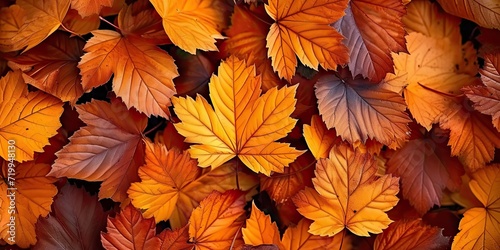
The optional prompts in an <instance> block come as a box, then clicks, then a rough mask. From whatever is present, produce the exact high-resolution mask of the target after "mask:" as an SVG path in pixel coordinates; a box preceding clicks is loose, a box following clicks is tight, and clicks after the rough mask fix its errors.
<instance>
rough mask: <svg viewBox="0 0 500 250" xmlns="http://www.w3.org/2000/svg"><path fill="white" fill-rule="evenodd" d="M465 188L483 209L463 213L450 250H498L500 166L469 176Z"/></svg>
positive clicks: (477, 208)
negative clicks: (468, 187) (468, 188)
mask: <svg viewBox="0 0 500 250" xmlns="http://www.w3.org/2000/svg"><path fill="white" fill-rule="evenodd" d="M469 186H470V188H471V190H472V192H473V193H474V195H475V196H476V197H477V199H478V200H479V201H480V202H481V203H482V205H483V206H484V207H474V208H471V209H468V210H467V211H466V212H465V214H464V217H463V218H462V220H461V221H460V225H459V227H458V229H459V230H460V232H459V233H458V234H457V235H456V236H455V238H454V239H453V244H452V249H497V248H499V247H500V240H499V239H500V227H499V224H498V221H499V220H500V192H499V190H500V165H498V164H494V165H491V166H487V167H485V168H482V169H480V170H478V171H476V172H474V173H472V180H471V181H470V182H469Z"/></svg>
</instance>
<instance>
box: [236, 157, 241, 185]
mask: <svg viewBox="0 0 500 250" xmlns="http://www.w3.org/2000/svg"><path fill="white" fill-rule="evenodd" d="M239 162H240V160H239V159H236V188H238V190H241V188H240V178H239V173H238V168H239V166H238V165H239V164H238V163H239Z"/></svg>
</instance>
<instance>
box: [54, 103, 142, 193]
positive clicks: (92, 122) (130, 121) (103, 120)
mask: <svg viewBox="0 0 500 250" xmlns="http://www.w3.org/2000/svg"><path fill="white" fill-rule="evenodd" d="M76 110H77V111H78V113H79V114H80V116H79V117H80V119H81V120H82V121H83V122H85V123H86V124H87V126H85V127H82V128H80V130H78V131H77V132H75V133H74V134H73V136H71V137H70V143H69V144H68V145H66V146H65V147H64V148H63V149H62V150H60V151H59V152H57V153H56V155H57V160H56V161H55V162H54V164H53V165H52V170H51V171H50V173H49V175H50V176H55V177H68V178H78V179H82V180H87V181H103V183H102V185H101V188H100V191H99V199H104V198H112V199H113V200H114V201H123V200H124V199H125V198H127V193H126V192H127V189H128V188H129V186H130V183H132V182H134V181H138V180H139V178H138V176H137V169H138V168H139V166H140V165H142V164H143V162H144V145H143V142H142V135H141V133H142V131H143V130H144V129H145V128H146V125H147V118H146V117H145V116H144V115H141V114H139V113H138V112H137V111H135V110H127V108H126V107H125V105H124V104H123V103H122V102H121V101H120V100H119V99H113V100H112V102H111V103H107V102H104V101H96V100H94V101H92V102H90V103H87V104H81V105H77V106H76Z"/></svg>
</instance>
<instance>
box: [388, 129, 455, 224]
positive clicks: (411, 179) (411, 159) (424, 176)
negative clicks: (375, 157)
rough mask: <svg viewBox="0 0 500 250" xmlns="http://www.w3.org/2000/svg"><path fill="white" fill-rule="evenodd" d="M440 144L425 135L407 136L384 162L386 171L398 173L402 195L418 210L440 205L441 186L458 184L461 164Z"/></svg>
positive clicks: (426, 209) (447, 186)
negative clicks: (404, 142)
mask: <svg viewBox="0 0 500 250" xmlns="http://www.w3.org/2000/svg"><path fill="white" fill-rule="evenodd" d="M442 146H445V145H438V144H436V143H435V142H434V141H432V140H430V139H428V138H422V139H416V140H410V141H409V142H407V143H406V144H405V145H404V146H403V147H402V148H401V149H400V150H398V151H396V152H394V154H393V155H392V156H391V158H390V159H389V160H388V161H387V163H386V164H387V172H388V173H392V174H394V175H395V176H400V177H401V185H402V190H403V196H404V197H405V198H406V199H408V200H409V201H410V203H411V204H412V205H413V207H415V208H416V210H417V211H418V212H419V213H420V214H424V213H425V212H427V211H428V210H429V209H430V208H432V207H433V206H434V205H438V206H439V205H441V202H440V201H441V198H442V197H443V191H444V189H445V188H448V189H450V190H454V191H455V190H457V189H458V188H459V187H460V181H461V179H460V176H461V175H462V174H463V170H462V166H461V165H460V163H459V162H458V161H457V160H456V158H451V157H450V153H451V152H450V150H449V148H443V147H442ZM445 147H446V146H445Z"/></svg>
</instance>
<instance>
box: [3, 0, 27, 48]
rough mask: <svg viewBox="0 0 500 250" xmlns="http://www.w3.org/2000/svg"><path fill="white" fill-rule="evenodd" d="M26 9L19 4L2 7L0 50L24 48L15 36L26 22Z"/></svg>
mask: <svg viewBox="0 0 500 250" xmlns="http://www.w3.org/2000/svg"><path fill="white" fill-rule="evenodd" d="M25 19H26V17H25V12H24V9H23V8H21V7H20V6H19V5H11V6H9V7H4V8H1V9H0V51H2V52H7V51H14V50H20V49H22V48H23V45H22V44H21V43H16V42H14V40H13V38H14V37H15V36H16V34H17V33H18V32H19V29H21V27H22V26H23V24H24V22H25Z"/></svg>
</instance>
